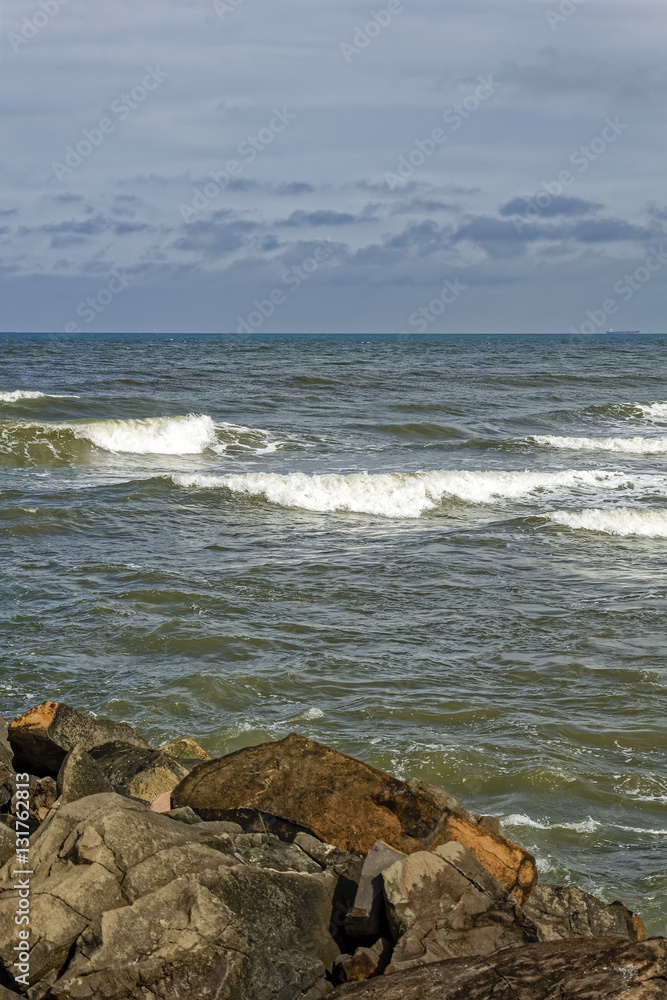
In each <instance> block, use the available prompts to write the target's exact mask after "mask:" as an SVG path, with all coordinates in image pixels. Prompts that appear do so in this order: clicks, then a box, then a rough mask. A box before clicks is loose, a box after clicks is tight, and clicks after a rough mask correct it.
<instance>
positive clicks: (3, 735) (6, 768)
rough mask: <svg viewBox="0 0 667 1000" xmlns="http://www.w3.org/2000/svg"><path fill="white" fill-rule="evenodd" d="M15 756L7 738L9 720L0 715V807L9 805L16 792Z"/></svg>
mask: <svg viewBox="0 0 667 1000" xmlns="http://www.w3.org/2000/svg"><path fill="white" fill-rule="evenodd" d="M13 757H14V755H13V753H12V748H11V747H10V745H9V740H8V739H7V722H6V721H5V720H4V719H3V718H2V717H1V716H0V809H4V808H5V807H8V806H9V803H10V801H11V797H12V795H13V792H14V764H13Z"/></svg>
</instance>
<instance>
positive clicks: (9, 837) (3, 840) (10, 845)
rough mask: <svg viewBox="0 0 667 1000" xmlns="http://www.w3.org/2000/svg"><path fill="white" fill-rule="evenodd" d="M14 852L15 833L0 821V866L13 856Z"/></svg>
mask: <svg viewBox="0 0 667 1000" xmlns="http://www.w3.org/2000/svg"><path fill="white" fill-rule="evenodd" d="M15 852H16V833H15V831H14V830H11V829H10V828H9V827H8V826H5V824H4V823H0V867H1V866H2V865H4V864H5V862H7V861H9V859H10V858H13V857H14V854H15Z"/></svg>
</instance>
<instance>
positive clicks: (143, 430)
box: [0, 413, 287, 464]
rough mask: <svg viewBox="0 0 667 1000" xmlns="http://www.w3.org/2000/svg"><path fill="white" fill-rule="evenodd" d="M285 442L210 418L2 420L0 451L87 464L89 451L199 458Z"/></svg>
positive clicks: (26, 457) (254, 450) (259, 449)
mask: <svg viewBox="0 0 667 1000" xmlns="http://www.w3.org/2000/svg"><path fill="white" fill-rule="evenodd" d="M286 443H287V442H283V441H279V440H276V439H274V438H273V437H272V436H271V434H270V433H269V431H265V430H262V429H260V428H255V427H244V426H242V425H239V424H231V423H221V424H215V423H214V422H213V420H212V418H211V417H209V416H207V415H206V414H196V413H190V414H188V415H187V416H177V417H148V418H144V419H125V420H120V419H117V420H114V419H110V420H87V421H78V420H72V421H64V422H62V423H55V422H53V423H51V422H38V421H30V422H28V421H4V422H0V453H4V454H5V455H8V456H11V458H13V459H14V460H15V461H18V462H19V463H20V462H21V461H28V462H30V463H33V464H37V463H40V462H42V463H43V462H46V463H48V464H53V463H54V462H55V463H56V464H57V463H66V462H69V461H76V460H82V461H83V460H86V459H87V458H89V457H90V454H91V447H92V448H95V449H99V450H100V451H104V452H109V453H113V454H126V455H200V454H202V453H203V452H205V451H207V450H211V451H212V452H214V453H216V454H219V455H222V454H225V453H230V454H233V453H238V454H247V453H252V454H255V455H261V454H266V453H269V452H272V451H276V450H277V449H278V448H280V447H283V445H285V444H286Z"/></svg>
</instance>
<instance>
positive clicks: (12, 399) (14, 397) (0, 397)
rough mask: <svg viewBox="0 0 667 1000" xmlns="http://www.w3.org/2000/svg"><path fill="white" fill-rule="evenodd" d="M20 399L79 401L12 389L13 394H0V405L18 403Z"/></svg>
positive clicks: (69, 396) (67, 397)
mask: <svg viewBox="0 0 667 1000" xmlns="http://www.w3.org/2000/svg"><path fill="white" fill-rule="evenodd" d="M22 399H79V396H73V395H64V396H60V395H55V394H54V393H49V392H37V391H36V390H30V389H14V391H13V392H0V403H19V402H20V401H21V400H22Z"/></svg>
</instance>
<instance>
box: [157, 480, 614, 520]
mask: <svg viewBox="0 0 667 1000" xmlns="http://www.w3.org/2000/svg"><path fill="white" fill-rule="evenodd" d="M619 478H620V476H619V474H617V473H607V472H587V471H581V472H579V471H576V470H567V471H564V472H478V471H474V472H467V471H461V472H458V471H442V472H414V473H396V472H385V473H374V474H371V473H368V472H359V473H352V474H351V475H336V474H333V473H327V474H323V475H306V474H305V473H303V472H292V473H289V474H287V475H280V474H278V473H270V472H253V473H245V474H238V475H226V476H216V475H205V474H195V475H175V476H173V477H172V479H173V482H174V483H175V484H176V485H178V486H185V487H197V488H200V489H226V490H229V491H231V492H232V493H237V494H245V495H248V496H261V497H264V498H265V499H267V500H269V501H270V502H271V503H275V504H279V505H280V506H281V507H299V508H301V509H303V510H311V511H319V512H322V513H327V512H332V511H349V512H352V513H358V514H377V515H380V516H383V517H419V516H420V515H421V514H423V513H425V512H426V511H429V510H434V509H435V508H436V507H437V506H438V505H439V503H440V502H441V501H442V499H443V498H445V497H452V498H456V499H459V500H463V501H465V502H467V503H479V504H484V503H492V502H493V501H494V500H496V499H498V498H504V499H517V498H520V497H524V496H526V495H528V494H530V493H532V492H533V491H534V490H554V489H560V488H563V487H572V486H597V487H600V486H605V485H611V484H616V483H618V481H619Z"/></svg>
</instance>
